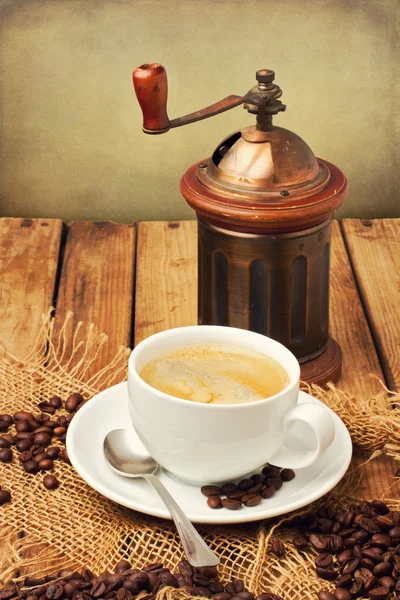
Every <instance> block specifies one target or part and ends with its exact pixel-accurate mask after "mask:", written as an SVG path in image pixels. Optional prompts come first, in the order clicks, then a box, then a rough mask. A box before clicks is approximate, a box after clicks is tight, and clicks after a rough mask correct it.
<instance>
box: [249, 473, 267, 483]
mask: <svg viewBox="0 0 400 600" xmlns="http://www.w3.org/2000/svg"><path fill="white" fill-rule="evenodd" d="M251 479H252V480H253V482H254V485H258V484H259V483H261V484H263V483H264V479H265V477H264V475H262V474H261V473H256V474H255V475H252V476H251Z"/></svg>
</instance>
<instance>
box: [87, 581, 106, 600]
mask: <svg viewBox="0 0 400 600" xmlns="http://www.w3.org/2000/svg"><path fill="white" fill-rule="evenodd" d="M105 591H106V584H105V583H104V581H97V582H96V583H94V584H93V586H92V589H91V590H90V595H91V596H92V598H100V597H101V596H102V595H103V594H104V592H105Z"/></svg>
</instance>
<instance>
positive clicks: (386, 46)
mask: <svg viewBox="0 0 400 600" xmlns="http://www.w3.org/2000/svg"><path fill="white" fill-rule="evenodd" d="M399 7H400V3H399V2H398V0H352V1H351V2H349V1H348V0H308V1H301V0H287V1H285V2H283V1H282V0H268V1H267V0H248V1H245V0H219V1H218V0H186V1H185V0H168V1H164V0H129V1H128V0H122V1H117V0H102V1H101V0H98V1H96V0H26V1H24V0H0V10H1V15H0V17H1V23H0V27H1V31H0V82H1V83H0V88H1V89H0V117H1V136H0V152H1V157H0V215H9V216H26V217H39V216H43V217H62V218H63V219H64V220H71V219H76V220H79V219H100V220H103V219H113V220H116V221H122V222H124V221H125V222H127V221H132V220H145V219H167V218H168V219H178V218H191V217H192V216H193V213H192V211H191V210H190V209H189V208H188V207H187V206H186V204H185V202H184V200H183V199H182V198H181V197H180V194H179V179H180V176H181V174H182V173H183V172H184V171H185V170H186V168H187V167H188V166H189V165H191V164H192V163H193V162H195V161H197V160H200V159H201V158H204V157H206V156H208V155H209V154H210V153H211V152H212V150H213V149H214V148H215V146H216V145H217V144H218V143H219V141H220V140H221V139H222V138H223V137H225V135H227V134H228V133H230V132H231V131H232V130H235V129H237V128H239V127H241V126H246V125H248V124H251V123H252V117H251V116H250V115H248V114H247V113H246V112H245V111H244V110H243V109H242V108H236V109H235V110H233V111H231V112H228V113H226V114H224V115H220V116H219V117H215V118H214V119H211V120H208V121H203V122H201V123H197V124H193V125H190V126H188V127H185V128H182V129H177V130H173V131H171V132H169V133H168V134H166V135H163V136H158V137H150V136H145V135H144V134H142V132H141V113H140V110H139V107H138V105H137V103H136V99H135V97H134V95H133V91H132V84H131V71H132V69H133V68H134V67H136V66H137V65H140V64H142V63H143V62H152V61H154V62H161V63H162V64H164V65H165V67H166V69H167V72H168V76H169V89H170V91H169V114H170V117H171V118H173V117H176V116H179V115H181V114H185V113H188V112H191V111H193V110H196V109H198V108H200V107H202V106H206V105H208V104H211V103H213V102H215V101H216V100H219V99H220V98H222V97H224V96H226V95H228V94H230V93H237V94H242V93H245V92H246V91H247V90H248V89H249V88H250V87H251V86H252V85H253V83H254V72H255V71H256V69H259V68H262V67H267V68H271V69H274V70H275V72H276V81H277V83H278V84H279V85H280V86H281V87H282V89H283V92H284V95H283V101H284V102H285V103H286V104H287V105H288V108H287V112H286V113H284V114H280V115H279V116H278V117H276V118H275V122H276V123H277V124H279V125H281V126H283V127H286V128H288V129H292V130H293V131H295V132H296V133H297V134H299V135H300V136H301V137H303V138H304V139H305V140H306V141H307V142H308V144H309V145H310V146H311V148H312V149H313V150H314V152H315V154H317V156H321V157H323V158H326V159H328V160H329V161H331V162H334V163H335V164H337V165H338V166H339V167H340V168H342V170H343V171H344V172H345V174H346V175H347V177H348V179H349V182H350V194H349V197H348V199H347V201H346V203H345V205H344V206H343V208H342V209H341V211H340V212H339V216H365V217H368V216H369V217H374V216H400V208H399V207H400V201H399V197H398V183H399V180H398V175H397V173H398V171H399V169H400V160H399V151H398V144H397V142H396V140H397V138H398V135H397V136H396V129H397V134H398V133H399V129H400V128H399V119H398V111H399V106H400V94H399V84H398V83H397V80H398V62H399V47H398V42H399V38H400V34H399V30H400V28H399V13H400V8H399ZM396 86H397V88H396ZM396 154H397V155H396ZM396 178H397V181H396Z"/></svg>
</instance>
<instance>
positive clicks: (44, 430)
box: [34, 425, 53, 436]
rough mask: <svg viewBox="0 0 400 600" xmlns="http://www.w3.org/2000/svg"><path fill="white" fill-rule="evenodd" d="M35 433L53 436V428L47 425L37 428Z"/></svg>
mask: <svg viewBox="0 0 400 600" xmlns="http://www.w3.org/2000/svg"><path fill="white" fill-rule="evenodd" d="M34 433H35V434H36V433H47V434H48V435H50V436H51V435H53V430H52V428H51V427H47V425H41V426H40V427H37V428H36V429H35V431H34Z"/></svg>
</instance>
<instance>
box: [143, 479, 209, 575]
mask: <svg viewBox="0 0 400 600" xmlns="http://www.w3.org/2000/svg"><path fill="white" fill-rule="evenodd" d="M144 478H145V479H146V480H147V481H148V482H149V483H150V484H151V485H152V486H153V488H154V489H155V490H156V491H157V492H158V494H159V496H160V497H161V499H162V500H163V502H164V504H165V506H166V507H167V508H168V510H169V512H170V514H171V517H172V518H173V520H174V523H175V525H176V528H177V530H178V533H179V536H180V538H181V541H182V545H183V548H184V550H185V553H186V556H187V559H188V561H189V563H190V564H191V565H192V566H193V567H208V566H215V565H217V564H218V563H219V558H218V556H216V554H214V552H212V551H211V550H210V548H209V547H208V546H207V544H206V543H205V541H204V540H203V539H202V538H201V537H200V534H199V533H198V532H197V531H196V529H195V528H194V527H193V525H192V523H191V522H190V521H189V519H188V518H187V516H186V515H185V513H184V512H183V510H182V509H181V508H180V507H179V506H178V504H177V503H176V502H175V500H174V499H173V497H172V496H171V494H170V493H169V492H168V490H167V489H166V488H165V487H164V485H163V484H162V483H161V481H160V480H159V479H158V477H156V475H144Z"/></svg>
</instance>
